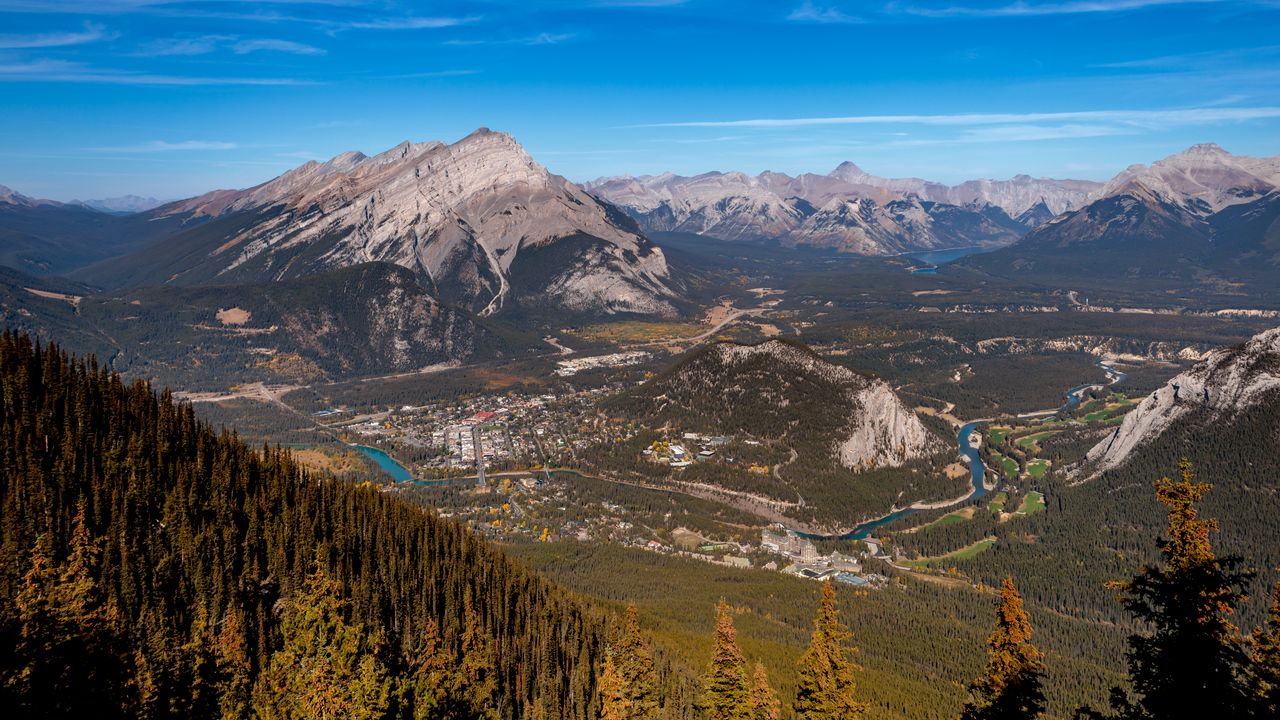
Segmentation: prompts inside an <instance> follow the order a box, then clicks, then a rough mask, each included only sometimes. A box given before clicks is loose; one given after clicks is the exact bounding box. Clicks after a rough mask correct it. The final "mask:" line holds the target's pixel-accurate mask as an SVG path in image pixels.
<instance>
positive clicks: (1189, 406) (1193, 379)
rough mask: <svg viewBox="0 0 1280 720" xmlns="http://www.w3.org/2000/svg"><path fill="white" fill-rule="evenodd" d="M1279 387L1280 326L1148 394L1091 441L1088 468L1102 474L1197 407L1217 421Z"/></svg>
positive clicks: (1212, 357)
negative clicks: (1103, 434) (1110, 429)
mask: <svg viewBox="0 0 1280 720" xmlns="http://www.w3.org/2000/svg"><path fill="white" fill-rule="evenodd" d="M1275 391H1280V328H1273V329H1271V330H1267V331H1265V332H1262V333H1259V334H1258V335H1255V336H1253V337H1252V338H1251V339H1250V340H1249V341H1248V342H1246V343H1244V344H1243V345H1239V346H1236V347H1234V348H1228V349H1224V350H1218V351H1215V352H1213V353H1210V355H1209V356H1208V357H1206V358H1205V359H1204V360H1202V361H1201V362H1199V363H1197V364H1196V366H1195V367H1193V368H1192V369H1190V370H1188V371H1186V372H1184V373H1181V374H1180V375H1178V376H1176V377H1174V378H1173V379H1172V380H1170V381H1168V382H1167V383H1165V384H1164V386H1162V387H1160V388H1159V389H1157V390H1156V391H1155V392H1153V393H1151V394H1150V395H1148V396H1147V397H1146V399H1145V400H1143V401H1142V403H1141V404H1140V405H1138V407H1137V409H1135V410H1134V411H1133V412H1131V413H1129V414H1128V415H1126V416H1125V418H1124V421H1123V422H1122V423H1121V424H1120V427H1118V428H1116V430H1115V432H1114V433H1112V434H1111V435H1108V436H1107V437H1106V438H1105V439H1103V440H1102V441H1101V442H1099V443H1098V444H1097V445H1095V446H1094V447H1093V448H1092V449H1091V450H1090V451H1089V456H1088V462H1089V464H1090V465H1089V467H1090V468H1091V469H1092V470H1093V471H1094V472H1099V473H1100V472H1102V471H1105V470H1109V469H1111V468H1114V467H1117V466H1119V465H1120V464H1122V463H1123V462H1124V461H1125V460H1126V459H1128V457H1129V456H1130V455H1131V454H1132V453H1133V452H1134V451H1135V450H1137V449H1138V448H1139V447H1141V446H1142V445H1144V444H1147V443H1149V442H1151V441H1152V440H1154V439H1155V438H1157V437H1159V436H1160V435H1161V434H1162V433H1164V432H1165V431H1167V430H1168V429H1169V428H1170V427H1171V426H1173V424H1174V423H1175V422H1177V421H1178V420H1181V419H1183V418H1184V417H1187V416H1188V415H1191V414H1192V413H1194V412H1197V411H1205V412H1207V413H1208V418H1207V421H1211V422H1218V420H1219V419H1220V418H1224V417H1230V416H1232V415H1235V414H1236V413H1238V412H1240V411H1241V410H1244V409H1246V408H1248V407H1251V406H1253V405H1255V404H1257V403H1259V402H1261V401H1263V400H1264V399H1265V398H1267V397H1268V396H1269V395H1271V394H1273V393H1274V392H1275Z"/></svg>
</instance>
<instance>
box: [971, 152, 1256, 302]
mask: <svg viewBox="0 0 1280 720" xmlns="http://www.w3.org/2000/svg"><path fill="white" fill-rule="evenodd" d="M958 264H959V265H961V266H966V267H970V268H974V269H978V270H982V271H984V272H988V273H991V274H994V275H1000V276H1004V277H1009V278H1023V279H1025V278H1034V279H1035V280H1036V281H1038V282H1044V281H1046V280H1054V281H1061V282H1064V283H1065V282H1092V281H1104V282H1112V281H1113V280H1115V279H1118V278H1126V279H1128V280H1131V281H1158V282H1161V283H1166V284H1168V283H1173V284H1174V285H1175V286H1176V285H1179V284H1181V285H1183V286H1185V287H1187V288H1197V289H1198V290H1199V291H1204V292H1214V293H1220V294H1248V293H1249V292H1250V290H1248V289H1247V288H1250V287H1252V288H1255V289H1256V288H1258V287H1263V286H1266V285H1270V286H1271V288H1272V289H1275V284H1274V283H1275V282H1276V281H1280V157H1272V158H1253V157H1245V156H1238V155H1232V154H1231V153H1228V152H1227V151H1225V150H1223V149H1222V148H1221V147H1218V146H1217V145H1211V144H1205V145H1196V146H1193V147H1191V148H1189V149H1188V150H1186V151H1184V152H1182V153H1178V154H1177V155H1172V156H1170V157H1167V158H1165V159H1163V160H1160V161H1158V162H1155V163H1152V164H1151V165H1150V166H1145V165H1135V166H1132V167H1129V168H1127V169H1126V170H1124V171H1123V172H1122V173H1120V174H1119V175H1117V176H1116V177H1115V178H1114V179H1112V180H1111V181H1110V182H1108V183H1107V184H1106V185H1105V186H1104V187H1103V188H1102V189H1101V190H1099V191H1098V193H1097V195H1096V197H1094V198H1092V199H1091V201H1090V202H1089V203H1088V204H1086V205H1085V206H1083V207H1081V208H1079V209H1077V210H1073V211H1071V212H1067V213H1065V214H1063V215H1060V216H1058V217H1056V218H1054V219H1053V220H1052V221H1050V222H1048V223H1045V224H1043V225H1041V226H1039V227H1037V228H1036V229H1035V230H1033V231H1032V232H1029V233H1028V234H1027V235H1026V236H1025V237H1023V238H1022V239H1021V240H1019V241H1018V242H1016V243H1014V244H1013V245H1010V246H1009V247H1006V248H1003V249H1000V250H997V251H995V252H991V253H985V254H982V255H974V256H970V257H968V258H964V259H963V260H961V261H960V262H959V263H958Z"/></svg>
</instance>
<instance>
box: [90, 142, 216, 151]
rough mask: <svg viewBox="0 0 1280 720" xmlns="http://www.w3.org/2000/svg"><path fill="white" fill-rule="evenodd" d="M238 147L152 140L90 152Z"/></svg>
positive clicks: (100, 148) (93, 149) (213, 143)
mask: <svg viewBox="0 0 1280 720" xmlns="http://www.w3.org/2000/svg"><path fill="white" fill-rule="evenodd" d="M237 147H239V145H236V144H235V143H233V142H219V141H215V140H183V141H181V142H168V141H165V140H152V141H150V142H145V143H140V144H138V145H123V146H118V147H99V148H89V150H92V151H93V152H104V153H160V152H182V151H189V150H235V149H236V148H237Z"/></svg>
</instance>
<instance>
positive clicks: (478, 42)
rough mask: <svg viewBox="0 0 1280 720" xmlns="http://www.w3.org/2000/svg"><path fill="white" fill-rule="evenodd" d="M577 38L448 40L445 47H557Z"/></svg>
mask: <svg viewBox="0 0 1280 720" xmlns="http://www.w3.org/2000/svg"><path fill="white" fill-rule="evenodd" d="M575 37H577V34H575V33H545V32H544V33H538V34H537V35H530V36H528V37H518V38H475V39H470V40H463V39H457V40H446V41H445V43H444V44H445V45H455V46H467V45H557V44H559V43H562V42H565V41H567V40H572V39H573V38H575Z"/></svg>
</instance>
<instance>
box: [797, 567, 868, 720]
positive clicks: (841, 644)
mask: <svg viewBox="0 0 1280 720" xmlns="http://www.w3.org/2000/svg"><path fill="white" fill-rule="evenodd" d="M850 637H852V636H851V635H850V633H849V631H848V630H847V629H846V628H845V627H844V626H843V625H841V624H840V617H839V611H838V610H837V609H836V589H835V585H833V584H832V582H831V581H830V580H827V581H826V582H824V583H822V603H821V604H820V605H819V606H818V616H817V618H815V619H814V622H813V635H812V637H811V638H810V640H809V648H808V649H807V650H805V652H804V654H803V655H801V656H800V661H799V675H800V679H799V687H798V689H797V691H796V700H795V703H794V705H793V706H792V709H793V710H794V711H795V715H796V717H797V718H799V719H800V720H848V719H849V718H856V717H860V716H861V715H862V713H863V712H864V711H865V710H866V705H865V704H863V703H860V702H858V701H857V699H856V698H855V696H854V692H855V686H854V682H853V674H854V672H855V671H857V670H858V669H859V668H858V666H857V665H856V664H855V663H854V662H853V661H852V660H850V659H849V656H848V650H847V649H846V648H845V641H847V640H848V639H849V638H850Z"/></svg>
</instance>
